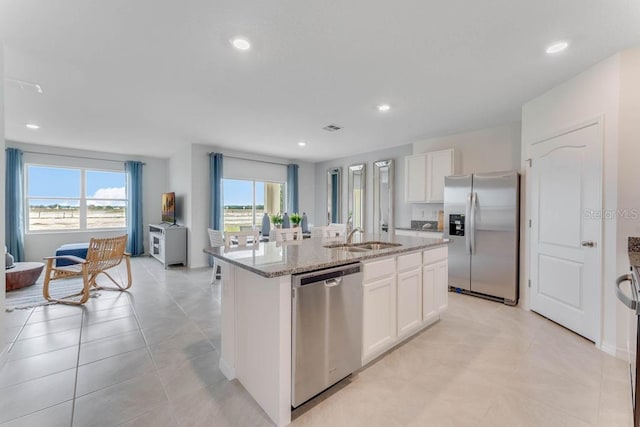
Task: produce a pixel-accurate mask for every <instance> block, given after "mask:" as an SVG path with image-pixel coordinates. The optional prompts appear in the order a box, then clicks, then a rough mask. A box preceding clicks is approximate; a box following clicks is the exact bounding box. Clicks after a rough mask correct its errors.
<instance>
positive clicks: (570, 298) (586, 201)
mask: <svg viewBox="0 0 640 427" xmlns="http://www.w3.org/2000/svg"><path fill="white" fill-rule="evenodd" d="M530 154H531V159H532V166H531V173H530V176H531V199H530V200H531V221H532V224H531V309H532V310H534V311H536V312H538V313H540V314H542V315H543V316H546V317H548V318H549V319H551V320H553V321H555V322H557V323H559V324H561V325H563V326H565V327H567V328H569V329H571V330H573V331H575V332H577V333H578V334H580V335H582V336H584V337H586V338H588V339H590V340H591V341H596V339H597V337H598V335H599V323H600V288H601V282H602V280H601V277H602V256H601V243H602V242H601V236H602V232H601V230H602V127H601V124H600V122H593V123H591V124H588V125H585V126H583V127H580V128H577V129H575V130H573V131H570V132H567V133H563V134H561V135H558V136H556V137H553V138H550V139H546V140H544V141H541V142H538V143H536V144H533V145H532V147H531V153H530Z"/></svg>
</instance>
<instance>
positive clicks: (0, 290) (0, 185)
mask: <svg viewBox="0 0 640 427" xmlns="http://www.w3.org/2000/svg"><path fill="white" fill-rule="evenodd" d="M4 150H5V142H4V45H3V42H2V40H1V39H0V165H2V173H0V206H1V207H0V210H1V212H2V215H0V217H1V218H2V220H0V242H4V221H5V218H4V216H5V215H4V212H5V206H4V204H5V200H4V179H5V177H4V170H5V159H4V156H5V154H4ZM3 246H4V245H3ZM4 269H5V265H4V251H3V253H2V256H0V271H1V272H0V275H2V280H0V369H2V366H3V365H4V363H5V361H6V350H7V346H6V345H5V344H4V342H5V336H4V334H5V332H4V316H5V314H4V301H5V293H6V292H5V289H6V286H5V280H6V277H5V271H4Z"/></svg>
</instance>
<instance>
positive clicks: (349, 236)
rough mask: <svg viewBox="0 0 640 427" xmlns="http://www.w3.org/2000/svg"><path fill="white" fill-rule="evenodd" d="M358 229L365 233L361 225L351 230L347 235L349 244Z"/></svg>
mask: <svg viewBox="0 0 640 427" xmlns="http://www.w3.org/2000/svg"><path fill="white" fill-rule="evenodd" d="M357 231H359V232H360V233H361V234H364V230H363V229H362V228H360V227H356V228H354V229H353V230H351V232H350V233H349V235H348V236H347V245H350V244H351V241H352V240H353V235H354V234H356V232H357Z"/></svg>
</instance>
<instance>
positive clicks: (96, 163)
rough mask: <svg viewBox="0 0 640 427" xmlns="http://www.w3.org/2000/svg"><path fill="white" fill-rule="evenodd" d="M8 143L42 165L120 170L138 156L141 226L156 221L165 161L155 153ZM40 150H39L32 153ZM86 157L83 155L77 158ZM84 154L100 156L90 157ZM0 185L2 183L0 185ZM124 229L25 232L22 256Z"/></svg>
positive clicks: (36, 258)
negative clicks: (141, 194)
mask: <svg viewBox="0 0 640 427" xmlns="http://www.w3.org/2000/svg"><path fill="white" fill-rule="evenodd" d="M7 145H8V146H9V147H15V148H19V149H21V150H23V151H24V162H25V164H26V163H37V164H44V165H57V166H70V167H89V168H98V169H113V170H124V161H125V160H139V161H142V162H144V163H146V164H145V166H144V167H143V171H142V174H143V175H142V177H143V183H142V189H143V194H144V199H143V201H142V220H143V225H144V227H145V230H146V228H147V224H149V223H154V222H159V221H160V215H161V212H160V203H161V201H160V199H161V195H162V192H163V190H164V188H165V187H166V185H165V182H166V181H167V172H166V169H167V161H166V160H164V159H159V158H155V157H142V156H123V155H118V154H110V153H102V152H97V151H86V150H75V149H67V148H61V147H51V146H45V145H36V144H26V143H20V142H14V141H7ZM36 153H42V154H36ZM79 157H86V158H79ZM88 158H95V159H104V160H91V159H88ZM3 188H4V187H3ZM124 231H125V230H124V229H120V230H113V231H68V232H60V231H55V232H46V233H43V232H38V233H26V234H25V237H24V250H25V258H26V260H27V261H41V260H42V258H43V257H45V256H50V255H53V254H54V253H55V249H56V248H57V247H58V246H60V245H63V244H66V243H78V242H88V241H89V239H90V238H91V237H110V236H117V235H121V234H123V232H124ZM147 237H148V236H147V233H146V232H145V233H144V248H145V252H147V253H148V252H149V241H148V238H147Z"/></svg>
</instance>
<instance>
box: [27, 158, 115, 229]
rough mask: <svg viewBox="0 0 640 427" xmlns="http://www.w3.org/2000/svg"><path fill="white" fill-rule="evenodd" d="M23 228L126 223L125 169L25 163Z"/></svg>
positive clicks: (86, 227) (91, 226)
mask: <svg viewBox="0 0 640 427" xmlns="http://www.w3.org/2000/svg"><path fill="white" fill-rule="evenodd" d="M26 169H27V176H26V179H27V185H26V189H27V191H26V194H27V197H26V203H27V209H26V211H27V213H28V219H27V221H26V222H27V230H28V231H58V230H88V229H91V230H96V229H112V228H125V227H126V205H127V196H126V191H125V173H124V172H118V171H100V170H88V169H81V168H63V167H55V166H40V165H27V168H26Z"/></svg>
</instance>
